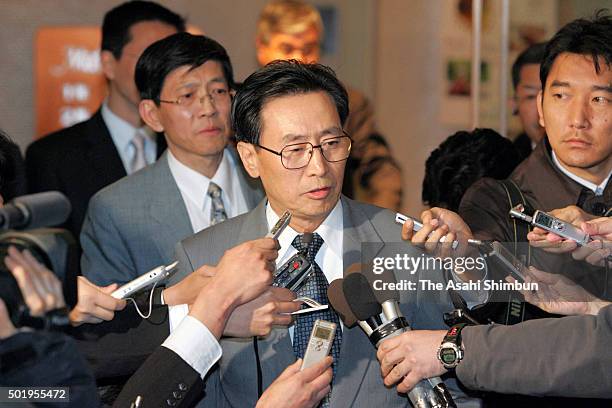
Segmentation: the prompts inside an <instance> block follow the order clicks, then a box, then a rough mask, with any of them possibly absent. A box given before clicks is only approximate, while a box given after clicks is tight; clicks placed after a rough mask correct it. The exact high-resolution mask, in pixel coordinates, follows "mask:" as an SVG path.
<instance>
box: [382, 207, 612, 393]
mask: <svg viewBox="0 0 612 408" xmlns="http://www.w3.org/2000/svg"><path fill="white" fill-rule="evenodd" d="M582 227H583V230H584V231H585V232H590V234H591V235H592V236H593V237H594V239H595V240H599V242H603V245H602V247H604V248H608V247H612V242H610V238H612V220H610V219H605V220H603V219H598V220H593V221H589V222H587V223H584V224H583V226H582ZM404 235H406V234H404ZM404 238H405V237H404ZM587 260H588V261H589V262H592V263H596V262H599V261H600V259H599V258H597V257H592V258H590V259H589V258H587ZM526 281H530V282H537V283H538V285H539V289H538V291H536V292H526V293H524V295H525V299H526V300H527V301H529V302H531V303H533V304H535V305H536V306H538V307H540V308H542V309H544V310H546V311H548V312H550V313H556V314H575V315H576V316H568V317H564V318H560V319H539V320H533V321H528V322H523V323H520V324H517V325H514V326H503V325H489V326H467V327H457V326H454V327H453V328H452V329H451V330H453V329H454V330H455V333H454V334H456V333H457V332H458V333H459V335H458V336H456V335H455V336H452V337H453V338H452V339H450V340H449V337H447V336H448V335H449V334H450V330H449V332H445V331H443V330H437V331H426V330H419V331H410V332H406V333H404V334H402V335H400V336H398V337H396V338H393V339H389V340H388V341H385V342H384V343H383V344H382V345H381V347H380V348H379V350H378V353H377V357H378V359H379V361H380V363H381V373H382V375H383V377H384V379H385V385H387V386H392V385H395V384H397V390H398V391H399V392H407V391H409V390H410V389H412V387H414V385H415V384H416V383H417V382H418V381H419V380H421V379H423V378H430V377H433V376H437V375H442V374H445V373H446V372H448V371H453V370H454V371H455V373H456V375H457V378H458V379H459V380H460V381H461V382H462V383H463V384H464V385H465V386H467V387H468V388H471V389H475V390H481V391H494V392H500V393H512V394H516V393H518V394H525V395H533V396H559V397H579V398H612V353H611V352H610V349H609V340H610V338H612V303H611V302H608V301H604V300H601V299H598V298H596V297H594V296H593V295H592V294H590V293H589V292H587V291H585V290H584V289H582V288H581V287H580V286H579V285H576V284H574V283H573V282H572V281H570V280H569V279H567V278H565V277H563V276H561V275H555V274H551V273H546V272H542V271H539V270H537V269H534V268H532V269H530V271H529V275H528V276H527V279H526ZM446 341H452V342H454V343H455V344H456V345H457V347H458V348H461V349H462V350H463V358H462V359H456V360H455V361H456V368H450V365H453V364H450V365H448V367H447V366H445V365H443V363H442V362H441V360H440V359H439V358H438V354H439V351H440V349H441V348H442V347H441V345H442V343H443V342H446Z"/></svg>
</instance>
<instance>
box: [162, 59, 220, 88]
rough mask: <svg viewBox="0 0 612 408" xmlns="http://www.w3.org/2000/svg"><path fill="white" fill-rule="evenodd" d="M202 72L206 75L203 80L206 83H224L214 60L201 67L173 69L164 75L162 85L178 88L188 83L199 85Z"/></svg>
mask: <svg viewBox="0 0 612 408" xmlns="http://www.w3.org/2000/svg"><path fill="white" fill-rule="evenodd" d="M203 72H206V73H207V77H206V78H204V80H205V81H206V82H207V83H209V82H222V83H225V82H226V80H225V76H224V74H223V69H222V67H221V64H220V63H219V62H218V61H215V60H208V61H206V62H205V63H204V64H202V65H182V66H180V67H178V68H175V69H174V70H172V71H171V72H170V73H169V74H168V75H166V78H165V81H164V85H166V84H171V85H173V86H177V85H179V86H180V85H186V84H189V83H196V84H199V83H201V79H202V73H203ZM169 79H170V80H169Z"/></svg>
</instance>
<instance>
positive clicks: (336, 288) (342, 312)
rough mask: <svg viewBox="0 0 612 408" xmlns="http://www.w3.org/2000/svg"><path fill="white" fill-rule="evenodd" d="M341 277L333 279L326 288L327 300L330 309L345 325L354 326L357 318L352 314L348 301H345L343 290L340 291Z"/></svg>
mask: <svg viewBox="0 0 612 408" xmlns="http://www.w3.org/2000/svg"><path fill="white" fill-rule="evenodd" d="M343 281H344V280H343V279H342V278H340V279H335V280H334V281H332V283H330V284H329V287H328V288H327V299H328V300H329V304H330V305H331V307H332V309H334V310H335V311H336V313H337V314H338V316H340V319H342V322H343V323H344V326H345V327H348V328H349V329H350V328H352V327H353V326H355V324H356V323H357V318H356V317H355V315H354V314H353V311H352V310H351V308H350V307H349V305H348V303H346V298H345V297H344V292H343V291H342V283H343Z"/></svg>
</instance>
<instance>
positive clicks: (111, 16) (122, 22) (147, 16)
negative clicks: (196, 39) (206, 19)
mask: <svg viewBox="0 0 612 408" xmlns="http://www.w3.org/2000/svg"><path fill="white" fill-rule="evenodd" d="M143 21H160V22H162V23H165V24H168V25H170V26H173V27H174V28H176V30H177V31H179V32H180V31H185V20H184V19H183V17H181V16H179V15H178V14H176V13H174V12H172V11H170V10H168V9H167V8H165V7H164V6H161V5H159V4H157V3H154V2H152V1H127V2H125V3H122V4H120V5H118V6H117V7H115V8H113V9H112V10H110V11H108V12H107V13H106V14H105V15H104V20H103V22H102V46H101V49H102V51H105V50H106V51H110V52H111V53H112V54H113V56H114V57H115V58H116V59H119V58H121V53H122V52H123V47H125V45H126V44H127V43H129V42H130V41H131V40H132V36H131V33H130V28H132V26H133V25H134V24H137V23H140V22H143Z"/></svg>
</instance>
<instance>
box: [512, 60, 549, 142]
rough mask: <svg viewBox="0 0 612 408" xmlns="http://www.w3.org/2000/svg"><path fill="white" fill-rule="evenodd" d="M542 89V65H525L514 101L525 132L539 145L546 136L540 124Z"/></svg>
mask: <svg viewBox="0 0 612 408" xmlns="http://www.w3.org/2000/svg"><path fill="white" fill-rule="evenodd" d="M541 89H542V85H541V83H540V65H539V64H526V65H523V67H522V68H521V71H520V80H519V83H518V84H517V86H516V90H515V96H514V101H515V104H516V105H515V107H516V112H517V115H518V117H519V119H520V121H521V125H522V127H523V130H524V131H525V133H527V136H529V139H531V141H532V142H533V143H538V142H539V141H540V140H542V138H543V137H544V134H545V130H544V128H543V127H542V126H541V125H540V122H539V116H538V105H537V97H538V92H540V90H541Z"/></svg>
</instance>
